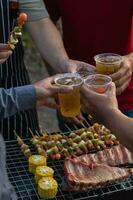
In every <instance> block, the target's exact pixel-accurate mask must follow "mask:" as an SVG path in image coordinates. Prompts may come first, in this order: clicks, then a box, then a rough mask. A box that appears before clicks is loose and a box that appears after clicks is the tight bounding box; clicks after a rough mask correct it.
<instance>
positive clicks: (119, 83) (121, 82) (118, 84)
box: [115, 73, 131, 87]
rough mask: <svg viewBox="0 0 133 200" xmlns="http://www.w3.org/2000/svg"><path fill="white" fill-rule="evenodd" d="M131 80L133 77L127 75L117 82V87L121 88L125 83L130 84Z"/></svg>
mask: <svg viewBox="0 0 133 200" xmlns="http://www.w3.org/2000/svg"><path fill="white" fill-rule="evenodd" d="M130 80H131V75H129V73H125V75H124V76H122V77H121V78H120V79H119V80H116V81H115V85H116V87H120V86H122V85H124V84H125V82H130Z"/></svg>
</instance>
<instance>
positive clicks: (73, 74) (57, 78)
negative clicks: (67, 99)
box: [54, 73, 84, 87]
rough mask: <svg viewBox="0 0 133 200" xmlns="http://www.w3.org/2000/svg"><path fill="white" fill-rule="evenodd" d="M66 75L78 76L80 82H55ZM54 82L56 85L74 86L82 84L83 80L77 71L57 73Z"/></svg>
mask: <svg viewBox="0 0 133 200" xmlns="http://www.w3.org/2000/svg"><path fill="white" fill-rule="evenodd" d="M67 76H68V77H69V76H71V77H78V78H79V79H80V80H81V82H80V83H77V84H72V85H65V84H60V83H58V82H57V81H58V80H59V79H61V78H64V77H67ZM54 82H55V84H56V85H58V86H72V87H76V86H77V87H78V86H80V85H82V84H83V82H84V80H83V78H81V76H80V75H79V74H77V73H64V74H59V75H57V77H56V78H55V80H54Z"/></svg>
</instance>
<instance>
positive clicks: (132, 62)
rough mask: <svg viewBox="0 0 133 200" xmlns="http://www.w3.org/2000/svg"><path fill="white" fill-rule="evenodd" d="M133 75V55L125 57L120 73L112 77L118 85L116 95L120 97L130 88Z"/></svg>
mask: <svg viewBox="0 0 133 200" xmlns="http://www.w3.org/2000/svg"><path fill="white" fill-rule="evenodd" d="M132 73H133V53H130V54H128V55H125V56H123V61H122V63H121V67H120V69H119V70H118V72H116V73H114V74H112V75H111V78H112V80H113V82H114V83H115V85H116V94H117V95H120V94H121V93H122V92H124V90H125V89H126V88H127V87H128V86H129V83H130V80H131V77H132Z"/></svg>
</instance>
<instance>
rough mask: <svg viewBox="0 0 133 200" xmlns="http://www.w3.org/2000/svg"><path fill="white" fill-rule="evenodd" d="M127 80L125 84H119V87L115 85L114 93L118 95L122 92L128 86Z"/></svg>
mask: <svg viewBox="0 0 133 200" xmlns="http://www.w3.org/2000/svg"><path fill="white" fill-rule="evenodd" d="M129 83H130V82H129V81H127V82H125V84H124V85H122V86H120V87H117V88H116V95H117V96H118V95H120V94H122V93H123V92H124V90H125V89H126V88H127V87H128V86H129Z"/></svg>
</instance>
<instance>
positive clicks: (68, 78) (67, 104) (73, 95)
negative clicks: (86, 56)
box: [55, 73, 83, 117]
mask: <svg viewBox="0 0 133 200" xmlns="http://www.w3.org/2000/svg"><path fill="white" fill-rule="evenodd" d="M55 83H56V85H60V86H61V85H65V86H67V85H69V86H73V90H72V92H70V93H59V94H58V96H59V103H60V111H61V114H62V115H63V116H65V117H75V116H76V115H78V114H79V113H80V87H81V85H82V83H83V80H82V78H81V77H80V76H79V75H78V74H76V73H65V74H62V75H59V76H58V77H57V78H56V79H55Z"/></svg>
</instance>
